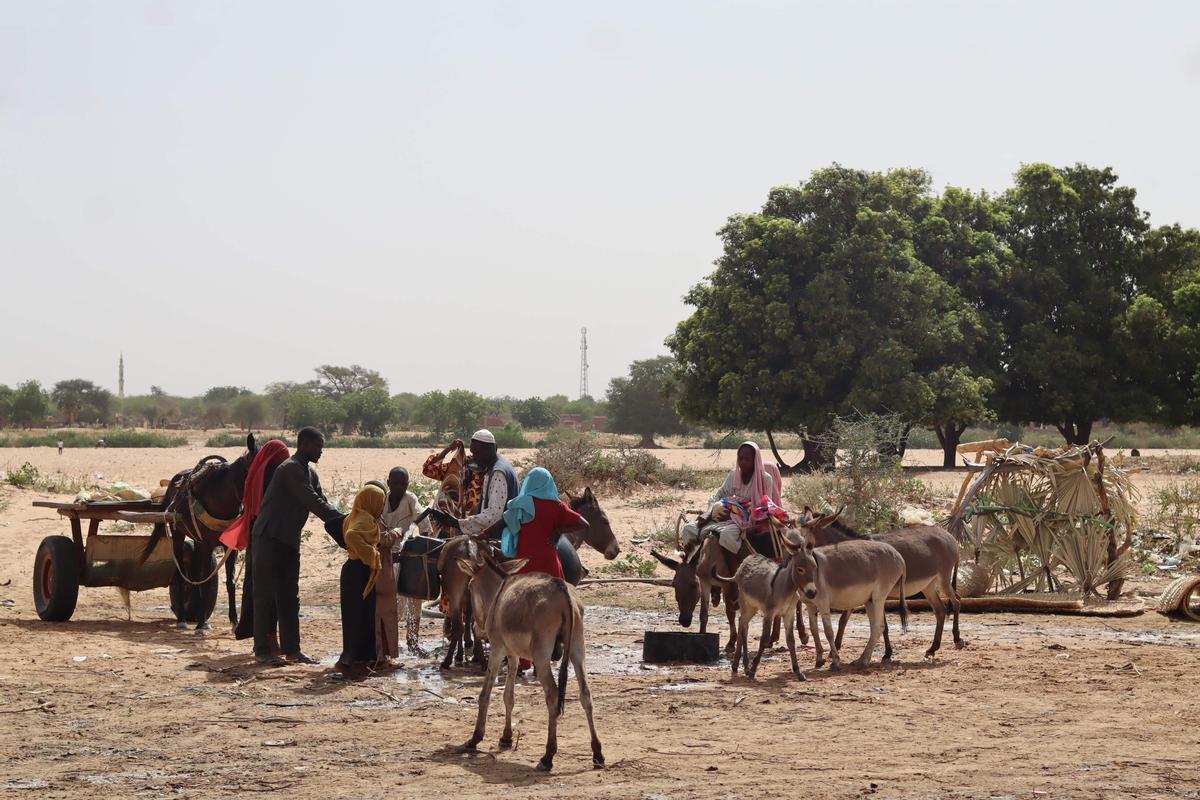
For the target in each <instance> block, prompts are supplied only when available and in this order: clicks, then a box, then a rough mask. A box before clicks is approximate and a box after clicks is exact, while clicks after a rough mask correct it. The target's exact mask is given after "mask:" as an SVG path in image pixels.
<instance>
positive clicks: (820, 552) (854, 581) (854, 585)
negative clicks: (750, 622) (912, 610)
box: [802, 519, 908, 672]
mask: <svg viewBox="0 0 1200 800" xmlns="http://www.w3.org/2000/svg"><path fill="white" fill-rule="evenodd" d="M832 521H833V520H832V519H829V520H825V519H821V520H808V521H806V522H805V523H804V524H803V525H802V528H803V529H804V531H805V532H806V537H807V539H808V541H809V543H810V544H811V543H812V542H813V541H814V539H815V534H814V529H819V528H821V527H824V526H827V525H829V524H830V523H831V522H832ZM812 554H813V558H814V559H815V561H816V563H817V569H816V580H815V582H814V587H813V590H812V591H809V590H808V589H805V591H804V598H803V602H804V604H805V606H807V607H808V621H809V625H811V626H812V629H813V644H814V646H815V647H816V650H817V663H816V666H817V667H818V668H820V667H821V665H823V664H824V663H825V657H824V655H823V653H822V650H821V637H820V636H819V635H818V632H817V612H818V611H819V612H820V614H821V621H822V623H823V624H824V626H825V638H826V641H827V642H828V643H829V654H830V658H831V664H830V666H829V669H830V671H833V672H836V671H837V670H838V669H840V668H841V658H840V656H839V653H838V642H837V639H836V637H835V636H834V635H833V626H832V624H831V623H830V619H829V613H830V609H838V610H843V611H844V610H852V609H855V608H859V607H860V606H866V608H867V615H868V618H869V619H870V622H871V635H870V638H869V639H868V641H867V646H866V648H865V649H864V650H863V652H862V655H861V656H859V657H858V659H857V660H856V661H855V665H856V666H859V667H866V666H867V665H868V664H870V663H871V654H872V653H873V652H874V651H875V645H876V644H877V643H878V642H879V636H880V633H883V634H884V636H885V639H884V643H885V647H886V650H885V652H884V656H883V659H884V661H890V660H891V657H892V648H891V642H890V641H888V640H887V638H886V630H887V628H886V627H885V624H884V618H883V610H884V605H885V604H886V603H887V598H888V595H889V594H891V593H892V592H898V593H899V597H900V626H901V628H902V629H903V630H906V631H907V630H908V601H907V600H906V599H905V595H904V584H905V569H904V558H903V557H902V556H901V555H900V553H899V552H898V551H897V550H896V548H894V547H892V546H891V545H890V544H887V543H885V542H877V541H873V540H870V539H854V540H850V541H845V542H839V543H837V544H831V545H826V546H824V547H816V548H814V549H813V550H812Z"/></svg>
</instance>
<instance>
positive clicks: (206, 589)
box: [170, 539, 221, 624]
mask: <svg viewBox="0 0 1200 800" xmlns="http://www.w3.org/2000/svg"><path fill="white" fill-rule="evenodd" d="M183 549H184V550H185V552H184V556H183V557H184V562H183V563H184V564H185V565H188V564H191V563H192V553H193V552H194V551H195V549H196V545H195V543H194V542H192V540H191V539H184V541H183ZM210 562H211V563H210V564H209V566H208V568H207V569H206V570H204V572H205V574H208V573H210V572H212V571H213V570H214V569H216V568H217V554H216V553H213V554H212V557H211V558H210ZM220 589H221V577H220V576H219V575H218V576H217V577H215V578H213V579H212V580H211V581H209V582H208V583H206V584H205V585H204V586H203V587H202V588H201V590H200V592H201V597H202V598H203V600H204V619H209V618H210V617H212V613H213V609H215V608H216V607H217V595H218V594H219V593H220ZM170 592H171V613H173V614H174V615H175V619H179V609H181V608H182V609H184V614H183V620H184V622H191V623H193V624H196V623H199V622H200V620H199V619H197V618H196V612H195V610H194V609H192V608H191V600H192V585H191V584H190V583H188V582H187V581H185V580H184V579H183V578H182V577H180V575H179V570H175V572H173V573H171V587H170Z"/></svg>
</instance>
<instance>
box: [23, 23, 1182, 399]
mask: <svg viewBox="0 0 1200 800" xmlns="http://www.w3.org/2000/svg"><path fill="white" fill-rule="evenodd" d="M1198 100H1200V4H1197V3H1194V2H1177V3H1176V2H1146V3H1138V4H1132V3H1123V2H1044V1H1039V2H980V1H978V0H977V1H975V2H970V3H961V2H830V3H803V2H794V1H793V2H700V1H699V0H693V1H689V2H661V1H657V0H640V1H639V2H622V1H621V0H606V2H603V3H564V2H561V0H555V1H553V2H529V3H523V2H486V3H476V2H468V1H467V0H462V1H461V2H455V3H429V2H424V3H400V2H350V1H347V2H339V3H317V2H298V0H280V1H279V2H267V1H265V0H260V1H255V2H251V1H250V0H239V1H238V2H217V1H216V0H210V1H208V2H193V1H191V0H189V1H188V2H167V1H165V0H150V1H138V2H133V1H129V2H123V1H122V0H106V1H105V2H95V3H87V2H56V1H55V0H28V2H17V1H16V0H0V383H6V384H9V385H13V384H15V383H17V382H19V381H22V380H25V379H28V378H36V379H38V380H40V381H42V383H43V384H45V385H47V386H49V385H51V384H53V383H54V382H55V381H58V380H62V379H66V378H76V377H79V378H86V379H89V380H93V381H95V382H97V383H99V384H101V385H104V386H107V387H109V388H110V389H113V390H114V391H115V389H116V378H117V358H118V354H119V353H120V352H122V351H123V352H124V354H125V364H126V392H127V393H128V394H138V393H144V392H146V391H147V390H148V389H149V387H150V386H151V385H152V384H154V385H158V386H161V387H162V388H163V389H164V390H166V391H168V392H170V393H172V394H181V395H192V394H198V393H201V392H203V391H204V389H206V388H208V387H209V386H213V385H226V384H237V385H242V386H246V387H249V388H251V389H255V390H259V389H261V388H262V387H263V386H264V385H265V384H267V383H269V382H272V381H278V380H296V381H304V380H308V379H310V378H311V377H312V368H313V367H314V366H316V365H318V364H323V363H334V364H351V363H358V364H362V365H364V366H367V367H370V368H373V369H377V370H379V371H380V372H381V373H382V374H383V375H384V376H385V377H386V378H387V379H388V380H389V382H390V385H391V389H392V391H393V392H399V391H414V392H423V391H427V390H430V389H434V388H453V387H461V388H467V389H472V390H475V391H478V392H481V393H483V394H487V395H502V394H511V395H516V396H522V397H524V396H530V395H543V396H545V395H549V394H556V393H561V394H566V395H569V396H571V397H574V396H576V395H577V394H578V386H579V337H580V329H581V328H582V327H587V329H588V339H589V344H590V350H589V361H590V370H589V384H590V389H591V393H592V394H593V395H596V396H601V395H603V393H604V391H605V389H606V387H607V385H608V382H609V380H610V379H612V378H613V377H616V376H619V375H621V374H624V373H625V371H626V368H627V366H628V364H629V362H630V361H632V360H635V359H642V358H650V357H653V356H656V355H661V354H664V353H666V352H667V350H666V347H665V345H664V339H665V338H666V337H667V336H669V335H670V334H671V332H672V331H673V330H674V327H675V325H676V324H677V323H678V321H679V320H681V319H683V318H684V317H685V316H686V315H687V314H688V307H687V306H686V305H685V303H684V302H683V297H684V294H685V293H686V292H687V290H688V288H689V287H690V286H692V285H693V284H695V283H696V282H697V281H699V280H701V279H703V278H704V277H705V276H706V275H707V274H709V273H710V272H711V271H712V269H713V261H714V260H715V259H716V258H717V257H718V256H719V254H720V241H719V239H718V237H717V235H716V234H717V230H718V229H719V228H720V227H721V225H722V224H723V223H724V221H725V220H726V219H727V218H728V217H729V216H730V215H732V214H735V213H744V212H753V211H755V210H757V209H758V208H759V207H761V205H762V203H763V201H764V200H765V198H766V196H767V192H768V190H769V189H770V188H771V187H772V186H778V185H782V184H789V183H791V184H795V183H797V182H799V181H802V180H804V179H805V178H806V177H807V176H808V175H809V174H810V173H811V172H812V171H813V170H814V169H818V168H821V167H824V166H828V165H830V164H831V163H834V162H838V163H841V164H843V165H846V166H850V167H856V168H863V169H888V168H893V167H904V166H912V167H922V168H924V169H926V170H928V171H929V172H930V173H931V174H932V176H933V179H934V184H935V188H938V189H940V188H941V187H944V186H946V185H956V186H965V187H968V188H971V189H976V190H979V189H986V190H988V191H992V192H999V191H1003V190H1004V188H1005V187H1006V186H1008V185H1009V182H1010V179H1011V176H1012V173H1013V172H1014V171H1015V170H1016V169H1017V168H1018V167H1019V166H1020V165H1021V164H1022V163H1028V162H1033V161H1048V162H1050V163H1053V164H1058V165H1066V164H1072V163H1074V162H1077V161H1083V162H1087V163H1090V164H1093V165H1111V166H1112V167H1114V168H1115V169H1116V170H1117V172H1118V174H1119V175H1120V176H1121V180H1122V182H1123V183H1125V184H1127V185H1131V186H1133V187H1135V188H1136V189H1137V190H1138V199H1139V203H1140V204H1141V206H1142V207H1143V208H1144V209H1145V210H1147V211H1149V212H1150V214H1151V221H1152V222H1153V223H1154V224H1167V223H1174V222H1179V223H1181V224H1183V225H1185V226H1200V193H1198V192H1197V191H1196V187H1197V186H1198V185H1200V158H1198V157H1197V156H1198V151H1197V145H1196V142H1197V141H1200V132H1198V129H1200V102H1198Z"/></svg>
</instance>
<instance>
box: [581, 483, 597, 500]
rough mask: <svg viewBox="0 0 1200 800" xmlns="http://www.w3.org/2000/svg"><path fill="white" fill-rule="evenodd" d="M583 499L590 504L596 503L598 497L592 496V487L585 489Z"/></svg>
mask: <svg viewBox="0 0 1200 800" xmlns="http://www.w3.org/2000/svg"><path fill="white" fill-rule="evenodd" d="M583 499H584V500H587V501H588V502H589V503H594V502H596V495H594V494H592V487H590V486H588V487H585V488H584V490H583Z"/></svg>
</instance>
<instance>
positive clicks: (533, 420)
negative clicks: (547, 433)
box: [512, 397, 566, 429]
mask: <svg viewBox="0 0 1200 800" xmlns="http://www.w3.org/2000/svg"><path fill="white" fill-rule="evenodd" d="M563 405H564V407H565V405H566V403H564V404H563ZM512 414H513V418H514V419H516V421H517V422H519V423H521V424H522V425H524V426H525V427H526V428H539V429H540V428H549V427H550V426H552V425H554V424H555V423H556V422H558V414H557V413H556V412H555V410H554V407H553V406H551V405H550V403H549V402H547V401H545V400H543V399H542V398H540V397H529V398H526V399H525V400H517V401H516V402H515V403H513V410H512Z"/></svg>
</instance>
